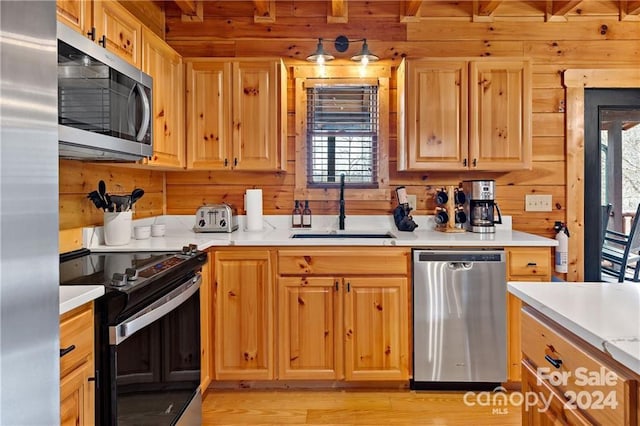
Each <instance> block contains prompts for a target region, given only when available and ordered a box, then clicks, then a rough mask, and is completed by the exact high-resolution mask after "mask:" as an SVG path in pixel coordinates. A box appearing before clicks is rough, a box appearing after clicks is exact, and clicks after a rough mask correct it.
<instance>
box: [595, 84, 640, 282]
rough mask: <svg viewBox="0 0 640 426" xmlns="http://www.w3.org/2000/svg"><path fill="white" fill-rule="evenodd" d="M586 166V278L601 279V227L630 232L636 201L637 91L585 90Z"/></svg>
mask: <svg viewBox="0 0 640 426" xmlns="http://www.w3.org/2000/svg"><path fill="white" fill-rule="evenodd" d="M584 164H585V194H584V199H585V203H584V206H585V211H584V215H585V228H584V229H585V234H584V250H585V262H584V264H585V271H584V272H585V274H584V276H585V281H600V280H601V275H600V256H601V249H602V232H601V230H602V226H603V224H604V223H605V222H606V226H607V227H608V229H613V230H616V231H619V232H628V228H629V225H630V223H631V220H632V216H633V214H635V211H636V207H637V206H638V203H639V202H640V89H586V90H585V163H584ZM607 204H611V206H612V209H611V214H610V217H609V218H606V217H602V216H603V214H602V209H601V208H600V206H605V205H607Z"/></svg>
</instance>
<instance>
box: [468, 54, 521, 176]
mask: <svg viewBox="0 0 640 426" xmlns="http://www.w3.org/2000/svg"><path fill="white" fill-rule="evenodd" d="M531 96H532V94H531V64H530V62H529V61H487V62H484V61H477V62H471V101H470V104H471V109H472V111H471V115H470V118H471V145H470V157H471V162H472V163H471V168H475V169H479V170H501V171H502V170H518V169H527V168H531V156H532V144H531V104H532V101H531Z"/></svg>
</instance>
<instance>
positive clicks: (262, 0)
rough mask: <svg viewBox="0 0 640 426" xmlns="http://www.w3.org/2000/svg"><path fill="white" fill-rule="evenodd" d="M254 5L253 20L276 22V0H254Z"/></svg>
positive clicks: (256, 21) (257, 21)
mask: <svg viewBox="0 0 640 426" xmlns="http://www.w3.org/2000/svg"><path fill="white" fill-rule="evenodd" d="M253 5H254V6H255V11H254V14H253V22H255V23H273V22H276V0H253Z"/></svg>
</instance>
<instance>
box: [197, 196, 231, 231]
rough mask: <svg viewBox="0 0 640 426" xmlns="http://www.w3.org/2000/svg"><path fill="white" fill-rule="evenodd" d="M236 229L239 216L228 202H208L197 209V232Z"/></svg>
mask: <svg viewBox="0 0 640 426" xmlns="http://www.w3.org/2000/svg"><path fill="white" fill-rule="evenodd" d="M236 229H238V217H237V216H236V213H235V211H234V209H233V208H232V207H231V206H230V205H228V204H225V203H222V204H206V205H204V206H201V207H199V208H198V210H197V211H196V224H195V225H194V227H193V230H194V231H195V232H233V231H235V230H236Z"/></svg>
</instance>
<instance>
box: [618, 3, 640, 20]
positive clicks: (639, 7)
mask: <svg viewBox="0 0 640 426" xmlns="http://www.w3.org/2000/svg"><path fill="white" fill-rule="evenodd" d="M620 20H621V21H640V1H637V0H620Z"/></svg>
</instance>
